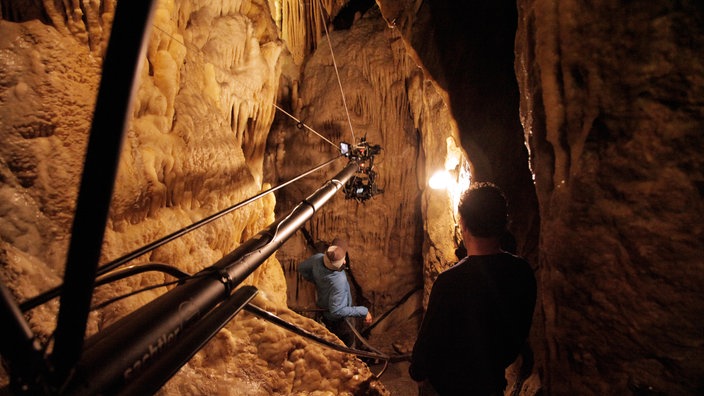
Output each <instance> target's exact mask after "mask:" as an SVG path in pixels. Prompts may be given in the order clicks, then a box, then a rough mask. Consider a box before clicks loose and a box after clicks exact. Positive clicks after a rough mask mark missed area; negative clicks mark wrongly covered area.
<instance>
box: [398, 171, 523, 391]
mask: <svg viewBox="0 0 704 396" xmlns="http://www.w3.org/2000/svg"><path fill="white" fill-rule="evenodd" d="M458 212H459V216H460V227H461V230H462V239H463V241H464V245H465V246H466V248H467V256H466V257H465V258H464V259H462V260H461V261H460V262H458V263H457V264H456V265H455V266H454V267H452V268H450V269H448V270H447V271H444V272H442V273H441V274H440V275H439V276H438V278H437V279H436V280H435V283H434V284H433V288H432V290H431V292H430V299H429V301H428V308H427V311H426V313H425V317H424V318H423V322H422V324H421V327H420V331H419V333H418V338H417V340H416V343H415V345H414V347H413V355H412V358H411V365H410V367H409V374H410V376H411V378H413V379H414V380H415V381H417V382H420V384H419V385H420V389H421V395H438V394H439V395H443V396H444V395H463V396H467V395H477V396H479V395H481V396H490V395H491V396H495V395H496V396H499V395H503V394H504V393H503V392H504V388H505V387H506V379H505V378H504V370H505V369H506V367H508V366H509V365H510V364H511V363H512V362H513V361H514V360H515V359H516V357H518V355H519V353H520V352H521V348H522V346H523V345H524V343H525V342H526V339H527V337H528V331H529V330H530V325H531V321H532V317H533V309H534V307H535V299H536V282H535V276H534V274H533V270H532V269H531V268H530V266H529V265H528V263H527V262H526V261H525V260H524V259H522V258H520V257H517V256H514V255H512V254H510V253H507V252H505V251H503V250H501V245H500V238H501V236H502V235H503V234H504V232H505V231H506V226H507V203H506V199H505V197H504V195H503V193H502V192H501V190H500V189H499V188H498V187H496V186H495V185H493V184H491V183H477V184H475V185H474V186H472V187H471V188H470V189H469V190H467V191H466V192H465V193H464V194H463V195H462V198H461V199H460V203H459V205H458Z"/></svg>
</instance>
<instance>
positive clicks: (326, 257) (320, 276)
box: [298, 238, 372, 346]
mask: <svg viewBox="0 0 704 396" xmlns="http://www.w3.org/2000/svg"><path fill="white" fill-rule="evenodd" d="M346 261H347V242H346V241H344V240H342V239H340V238H335V239H334V240H333V241H332V244H331V245H330V246H329V247H328V248H327V250H326V251H325V253H316V254H314V255H312V256H310V257H308V258H307V259H306V260H304V261H303V262H302V263H301V264H299V266H298V272H299V273H300V274H301V276H303V278H304V279H306V280H307V281H310V282H313V283H314V284H315V288H316V291H317V297H316V304H317V305H318V307H320V308H322V309H324V311H323V323H325V326H326V327H327V328H328V330H330V331H331V332H332V333H334V334H335V335H337V336H338V337H339V338H340V340H342V342H344V343H345V345H347V346H351V345H352V344H353V343H354V334H353V333H352V331H351V329H350V328H349V327H348V326H347V324H346V323H345V318H348V317H350V318H364V322H365V324H367V325H369V324H371V323H372V315H371V313H369V310H368V309H367V307H364V306H354V305H352V293H351V292H350V285H349V283H348V282H347V275H346V274H345V271H344V269H345V263H346Z"/></svg>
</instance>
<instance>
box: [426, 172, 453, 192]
mask: <svg viewBox="0 0 704 396" xmlns="http://www.w3.org/2000/svg"><path fill="white" fill-rule="evenodd" d="M451 181H452V176H451V175H450V173H449V172H448V171H445V170H440V171H437V172H435V173H434V174H433V176H432V177H431V178H430V180H428V185H429V186H430V188H432V189H433V190H441V189H444V188H447V187H448V186H449V185H450V182H451Z"/></svg>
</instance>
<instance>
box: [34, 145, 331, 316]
mask: <svg viewBox="0 0 704 396" xmlns="http://www.w3.org/2000/svg"><path fill="white" fill-rule="evenodd" d="M340 157H342V155H340V156H337V157H334V158H332V159H330V160H327V161H326V162H323V163H322V164H320V165H317V166H315V167H314V168H312V169H309V170H307V171H305V172H303V173H301V174H299V175H298V176H296V177H294V178H292V179H290V180H288V181H286V182H284V183H282V184H280V185H278V186H275V187H272V188H270V189H268V190H266V191H262V192H260V193H259V194H256V195H254V196H252V197H250V198H248V199H246V200H244V201H242V202H239V203H237V204H235V205H233V206H230V207H229V208H226V209H223V210H221V211H220V212H217V213H215V214H212V215H210V216H208V217H206V218H204V219H202V220H199V221H197V222H195V223H193V224H191V225H189V226H187V227H185V228H182V229H180V230H178V231H175V232H173V233H171V234H169V235H167V236H165V237H163V238H160V239H158V240H156V241H154V242H151V243H149V244H147V245H144V246H142V247H140V248H139V249H136V250H134V251H132V252H131V253H128V254H126V255H124V256H122V257H120V258H117V259H115V260H113V261H111V262H109V263H107V264H105V265H103V266H101V267H99V268H98V270H97V275H103V274H105V273H107V272H109V271H112V270H113V269H115V268H117V267H119V266H121V265H123V264H125V263H127V262H129V261H132V260H134V259H136V258H137V257H140V256H142V255H144V254H145V253H148V252H150V251H152V250H154V249H156V248H158V247H160V246H162V245H164V244H166V243H168V242H171V241H173V240H174V239H176V238H179V237H181V236H183V235H185V234H187V233H189V232H191V231H193V230H195V229H196V228H199V227H201V226H204V225H206V224H208V223H210V222H212V221H213V220H216V219H218V218H220V217H222V216H224V215H226V214H228V213H230V212H232V211H234V210H236V209H239V208H241V207H243V206H245V205H247V204H249V203H251V202H253V201H255V200H257V199H259V198H261V197H263V196H264V195H267V194H270V193H272V192H274V191H276V190H278V189H280V188H283V187H285V186H287V185H289V184H291V183H293V182H295V181H297V180H300V179H302V178H304V177H306V176H308V175H310V174H311V173H314V172H316V171H318V170H320V169H322V168H324V167H325V166H328V165H330V164H331V163H333V162H334V161H336V160H338V159H339V158H340ZM61 288H62V285H59V286H57V287H54V288H53V289H50V290H47V291H46V292H44V293H42V294H39V295H38V296H36V297H33V298H31V299H29V300H27V301H25V302H23V303H21V304H20V310H21V311H22V312H27V311H29V310H31V309H34V308H36V307H38V306H39V305H42V304H44V303H46V302H47V301H50V300H52V299H53V298H55V297H58V296H59V294H60V293H61Z"/></svg>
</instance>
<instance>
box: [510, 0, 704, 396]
mask: <svg viewBox="0 0 704 396" xmlns="http://www.w3.org/2000/svg"><path fill="white" fill-rule="evenodd" d="M702 22H704V8H703V7H702V4H701V3H698V2H692V1H684V2H669V1H655V2H649V3H648V4H638V5H636V4H634V3H620V4H618V5H617V4H615V3H608V2H597V3H591V4H586V3H583V2H579V1H562V2H559V4H558V3H555V2H550V1H521V2H519V29H518V34H517V45H516V54H517V58H516V70H517V76H518V80H519V83H520V86H521V119H522V122H523V125H524V128H525V132H526V139H527V140H528V142H529V143H530V149H531V164H532V167H533V170H534V173H535V176H536V180H535V185H536V191H537V195H538V199H539V201H540V217H541V228H540V230H541V233H540V235H541V243H540V266H539V274H540V290H541V293H540V295H541V297H540V305H541V311H542V312H541V315H542V316H544V317H543V318H542V321H544V322H543V323H539V325H540V327H541V328H542V331H541V333H542V332H544V334H541V336H540V337H539V338H536V339H535V341H536V342H537V345H540V346H538V347H536V351H539V352H538V353H539V357H538V359H539V360H540V361H541V365H542V366H543V367H544V368H543V373H544V377H543V381H544V387H545V389H547V390H549V392H550V393H551V394H568V393H580V392H581V393H588V394H669V395H695V394H700V393H701V392H702V391H704V382H703V380H702V379H703V378H704V375H702V374H703V373H704V371H703V370H704V353H703V352H704V350H703V348H704V343H703V341H704V338H703V333H702V329H703V327H702V323H703V322H702V317H704V294H703V291H702V288H701V284H702V282H703V281H704V259H703V258H702V247H704V228H703V226H702V224H704V222H703V221H702V220H704V206H703V204H702V194H703V191H704V190H703V189H702V186H703V184H702V181H703V180H704V174H703V173H702V170H704V166H703V165H704V163H703V162H702V161H703V160H702V156H701V154H700V153H701V149H702V148H703V147H704V135H702V127H703V126H704V112H703V111H702V110H704V108H703V107H702V101H701V97H702V93H703V92H702V91H703V90H704V78H703V77H704V59H703V58H702V57H701V55H700V54H701V53H702V50H703V49H704V34H703V33H704V30H703V26H704V24H702Z"/></svg>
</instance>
